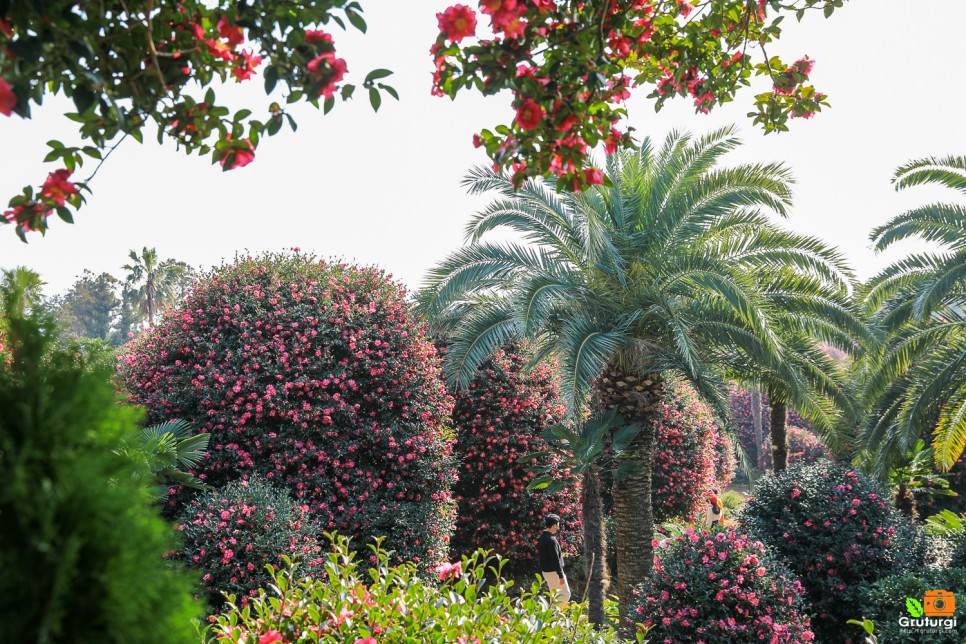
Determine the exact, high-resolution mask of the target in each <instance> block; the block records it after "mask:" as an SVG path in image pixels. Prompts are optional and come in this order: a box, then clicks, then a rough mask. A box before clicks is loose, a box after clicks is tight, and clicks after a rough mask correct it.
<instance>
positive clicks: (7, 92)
mask: <svg viewBox="0 0 966 644" xmlns="http://www.w3.org/2000/svg"><path fill="white" fill-rule="evenodd" d="M15 107H17V95H16V94H14V93H13V90H12V89H11V88H10V85H8V84H7V81H5V80H3V79H2V78H0V114H3V115H4V116H10V113H11V112H13V108H15Z"/></svg>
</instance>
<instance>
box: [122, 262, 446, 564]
mask: <svg viewBox="0 0 966 644" xmlns="http://www.w3.org/2000/svg"><path fill="white" fill-rule="evenodd" d="M120 373H121V376H122V379H123V382H124V384H125V385H126V388H127V390H128V392H129V395H130V398H131V400H133V401H134V402H137V403H139V404H141V405H144V406H145V407H146V408H147V410H148V417H149V421H150V422H157V421H158V420H162V419H168V418H181V419H184V420H186V421H188V422H189V423H191V424H192V425H193V426H194V427H195V428H196V429H197V430H198V431H201V432H208V433H209V434H210V435H211V441H210V444H209V456H208V458H206V459H204V460H202V461H201V463H200V464H199V466H198V468H197V469H196V470H195V471H193V472H192V473H193V474H195V475H197V476H198V477H199V478H202V479H204V480H206V482H207V483H209V484H211V485H212V486H215V487H220V486H222V485H224V484H225V483H228V482H230V481H234V480H237V479H239V478H242V477H243V476H245V475H253V474H257V475H260V476H262V477H264V478H265V479H266V480H268V481H269V482H271V483H272V484H273V485H276V486H278V487H281V488H284V489H287V490H288V491H289V492H290V494H291V495H292V498H293V499H295V500H296V501H297V502H298V503H300V504H304V505H307V506H308V507H309V511H310V512H311V514H312V516H313V517H314V519H315V521H316V522H317V523H318V524H319V526H320V528H321V529H323V530H338V531H340V532H342V533H343V534H345V535H347V536H351V537H352V538H353V539H354V541H355V543H358V544H360V547H362V546H361V544H364V543H366V542H367V541H369V540H371V539H372V538H373V537H375V536H378V535H385V536H386V537H387V546H388V547H389V548H390V549H392V550H394V551H395V552H396V555H397V556H398V557H400V558H401V559H406V560H411V561H415V562H419V563H422V564H425V565H427V566H429V565H434V564H435V563H438V562H439V561H442V559H443V558H444V557H445V556H446V550H447V546H448V542H449V536H450V532H451V529H452V524H453V506H454V504H453V500H452V495H451V492H450V486H451V484H452V482H453V479H454V476H455V467H454V461H453V456H452V444H453V437H452V432H451V430H450V429H449V428H448V427H447V425H448V423H449V421H450V411H451V408H452V399H451V398H450V397H449V396H448V395H447V394H446V391H445V388H444V386H443V383H442V381H441V379H440V375H439V368H438V359H437V356H436V349H435V348H434V347H433V345H432V343H430V342H429V341H427V340H426V339H425V337H424V334H423V326H422V324H421V323H420V322H419V321H418V320H416V319H415V318H414V317H413V315H412V313H411V310H410V307H409V305H408V303H407V301H406V293H405V290H404V289H403V288H402V287H401V286H400V285H399V284H397V283H396V282H393V281H392V280H391V279H389V278H388V277H387V276H386V275H385V274H384V273H383V272H382V271H380V270H377V269H374V268H366V267H358V266H351V265H347V264H344V263H338V262H325V261H320V260H318V259H316V258H315V257H312V256H308V255H303V254H299V253H298V252H295V253H289V254H269V255H264V256H261V257H254V258H253V257H247V258H240V259H237V260H236V261H235V262H234V263H232V264H229V265H225V266H221V267H219V268H216V269H214V270H213V271H211V272H210V273H209V274H207V275H206V276H204V277H203V278H202V279H201V280H200V281H199V283H198V285H197V286H196V288H195V290H194V291H193V292H192V293H191V294H190V295H189V296H188V298H187V300H186V302H185V304H184V305H183V306H182V307H181V308H180V310H176V311H173V312H171V313H169V314H168V315H167V316H165V320H164V322H163V323H162V325H161V326H159V327H158V328H156V329H153V330H151V331H149V332H147V333H144V334H143V335H141V336H140V337H139V338H137V339H136V340H134V341H133V342H132V343H131V344H130V345H128V348H127V352H126V354H124V355H122V356H121V358H120ZM183 497H184V493H176V494H174V495H172V497H171V503H172V504H173V505H176V506H177V505H181V504H183V503H184V502H185V499H184V498H183Z"/></svg>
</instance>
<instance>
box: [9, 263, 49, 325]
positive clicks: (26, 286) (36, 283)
mask: <svg viewBox="0 0 966 644" xmlns="http://www.w3.org/2000/svg"><path fill="white" fill-rule="evenodd" d="M45 285H46V282H44V281H43V279H41V277H40V274H39V273H37V272H36V271H32V270H30V269H29V268H27V267H26V266H18V267H17V268H13V269H8V270H4V271H3V274H2V275H0V288H3V290H4V292H7V293H19V296H18V298H17V299H18V302H19V305H18V306H19V307H20V308H19V310H18V313H19V314H20V315H24V314H25V313H26V312H28V311H29V310H30V309H31V308H33V307H34V306H37V305H38V304H40V303H41V302H42V301H43V299H44V294H43V289H44V286H45ZM11 297H12V296H11Z"/></svg>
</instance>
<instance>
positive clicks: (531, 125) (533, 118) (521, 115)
mask: <svg viewBox="0 0 966 644" xmlns="http://www.w3.org/2000/svg"><path fill="white" fill-rule="evenodd" d="M543 116H544V111H543V108H542V107H540V105H539V104H538V103H537V102H536V101H535V100H533V99H532V98H528V99H527V100H525V101H523V104H522V105H520V107H518V108H517V118H516V121H517V125H519V126H520V127H521V128H523V129H524V130H533V129H536V128H537V127H539V126H540V122H541V121H543Z"/></svg>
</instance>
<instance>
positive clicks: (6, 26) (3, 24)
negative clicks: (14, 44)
mask: <svg viewBox="0 0 966 644" xmlns="http://www.w3.org/2000/svg"><path fill="white" fill-rule="evenodd" d="M0 31H2V32H3V33H5V34H7V36H8V37H10V38H13V27H11V26H10V23H9V22H7V21H6V20H4V19H3V18H0Z"/></svg>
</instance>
